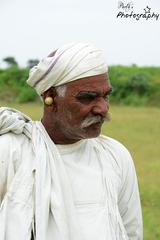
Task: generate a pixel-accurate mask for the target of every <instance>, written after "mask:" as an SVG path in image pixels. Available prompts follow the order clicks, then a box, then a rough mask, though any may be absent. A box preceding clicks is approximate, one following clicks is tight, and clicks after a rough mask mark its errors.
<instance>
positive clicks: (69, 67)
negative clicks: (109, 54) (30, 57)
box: [27, 43, 107, 95]
mask: <svg viewBox="0 0 160 240" xmlns="http://www.w3.org/2000/svg"><path fill="white" fill-rule="evenodd" d="M106 72H107V65H106V63H105V60H104V57H103V54H102V51H101V50H99V49H97V48H96V47H95V46H94V45H93V44H90V43H70V44H67V45H64V46H62V47H60V48H58V49H57V50H56V51H55V54H54V56H52V55H49V56H48V57H46V58H44V59H42V60H41V61H40V62H39V63H38V65H37V66H34V67H33V68H32V69H31V70H30V73H29V78H28V80H27V83H28V84H29V85H30V86H32V87H34V88H35V89H36V91H37V93H38V94H39V95H41V94H42V93H43V92H45V91H46V90H48V89H49V88H50V87H52V86H53V87H56V86H60V85H63V84H66V83H69V82H71V81H75V80H78V79H80V78H84V77H89V76H95V75H99V74H104V73H106Z"/></svg>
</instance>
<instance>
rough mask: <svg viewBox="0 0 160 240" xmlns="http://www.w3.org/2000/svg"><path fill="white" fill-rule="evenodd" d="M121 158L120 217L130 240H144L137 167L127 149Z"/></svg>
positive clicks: (121, 154)
mask: <svg viewBox="0 0 160 240" xmlns="http://www.w3.org/2000/svg"><path fill="white" fill-rule="evenodd" d="M123 148H124V147H122V149H123ZM120 157H121V160H122V184H121V188H120V191H119V195H118V207H119V211H120V215H121V217H122V221H123V224H124V227H125V229H126V232H127V235H128V237H129V240H142V239H143V224H142V212H141V203H140V197H139V189H138V182H137V176H136V171H135V167H134V164H133V160H132V157H131V155H130V153H129V152H128V151H127V149H125V148H124V149H123V151H122V152H121V153H120Z"/></svg>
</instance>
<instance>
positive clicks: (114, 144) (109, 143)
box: [97, 135, 128, 152]
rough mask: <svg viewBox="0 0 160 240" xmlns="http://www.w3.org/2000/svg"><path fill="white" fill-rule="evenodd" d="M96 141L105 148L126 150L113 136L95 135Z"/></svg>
mask: <svg viewBox="0 0 160 240" xmlns="http://www.w3.org/2000/svg"><path fill="white" fill-rule="evenodd" d="M97 141H98V142H99V143H101V144H102V145H103V146H104V147H106V148H110V149H113V150H117V151H124V152H125V151H127V152H128V150H127V148H126V147H125V146H124V145H123V144H122V143H121V142H119V141H118V140H116V139H114V138H111V137H108V136H105V135H100V136H99V137H97Z"/></svg>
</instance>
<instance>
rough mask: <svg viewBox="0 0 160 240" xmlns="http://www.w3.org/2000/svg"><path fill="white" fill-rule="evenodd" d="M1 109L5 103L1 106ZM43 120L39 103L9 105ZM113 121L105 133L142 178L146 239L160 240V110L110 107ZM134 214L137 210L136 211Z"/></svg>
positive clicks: (106, 124) (141, 187)
mask: <svg viewBox="0 0 160 240" xmlns="http://www.w3.org/2000/svg"><path fill="white" fill-rule="evenodd" d="M0 105H1V106H2V105H3V106H4V105H5V104H3V103H2V104H0ZM10 107H14V108H17V109H19V110H21V111H23V112H24V113H26V114H28V115H29V116H31V117H32V118H33V119H34V120H36V119H40V118H41V115H42V105H40V104H23V105H18V104H14V103H13V104H10ZM110 112H111V115H112V120H111V122H109V123H105V124H104V126H103V129H102V132H103V134H105V135H108V136H110V137H113V138H115V139H117V140H119V141H120V142H122V143H123V144H124V145H125V146H126V147H127V148H128V149H129V150H130V152H131V154H132V156H133V159H134V162H135V166H136V170H137V175H138V179H139V187H140V194H141V201H142V208H143V222H144V240H158V239H160V159H159V156H160V109H159V108H149V107H146V108H145V107H137V108H136V107H124V106H118V107H117V106H111V107H110ZM133 211H134V210H133Z"/></svg>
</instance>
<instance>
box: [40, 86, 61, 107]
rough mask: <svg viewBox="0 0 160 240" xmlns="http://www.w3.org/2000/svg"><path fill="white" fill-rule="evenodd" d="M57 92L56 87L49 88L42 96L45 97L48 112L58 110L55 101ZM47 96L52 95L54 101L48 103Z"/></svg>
mask: <svg viewBox="0 0 160 240" xmlns="http://www.w3.org/2000/svg"><path fill="white" fill-rule="evenodd" d="M56 95H57V93H56V89H55V88H54V87H51V88H49V89H48V90H47V91H45V92H44V93H43V94H42V95H41V96H42V98H43V102H44V108H45V110H46V111H48V112H55V111H56V103H55V97H56ZM47 97H50V98H52V99H53V103H51V104H49V105H48V104H46V103H45V100H46V99H47Z"/></svg>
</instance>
